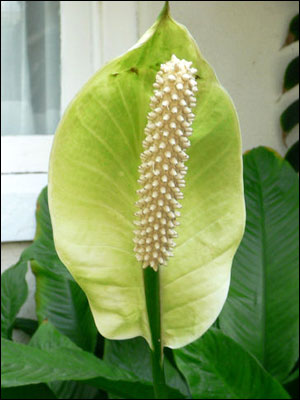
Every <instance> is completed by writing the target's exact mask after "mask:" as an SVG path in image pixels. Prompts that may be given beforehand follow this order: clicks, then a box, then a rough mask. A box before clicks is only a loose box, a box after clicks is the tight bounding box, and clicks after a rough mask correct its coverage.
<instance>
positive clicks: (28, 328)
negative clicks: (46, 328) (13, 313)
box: [13, 318, 38, 336]
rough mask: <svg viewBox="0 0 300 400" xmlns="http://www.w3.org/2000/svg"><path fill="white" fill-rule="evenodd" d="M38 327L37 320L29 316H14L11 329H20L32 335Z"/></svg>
mask: <svg viewBox="0 0 300 400" xmlns="http://www.w3.org/2000/svg"><path fill="white" fill-rule="evenodd" d="M37 328H38V322H37V321H36V320H34V319H29V318H16V319H15V322H14V325H13V329H20V330H21V331H23V332H25V333H27V334H28V335H30V336H32V335H33V334H34V332H35V331H36V330H37Z"/></svg>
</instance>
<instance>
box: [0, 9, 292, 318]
mask: <svg viewBox="0 0 300 400" xmlns="http://www.w3.org/2000/svg"><path fill="white" fill-rule="evenodd" d="M68 3H69V6H71V4H70V3H71V2H68ZM102 3H104V4H102V7H103V10H104V11H105V10H106V8H107V5H108V3H112V2H102ZM114 3H115V4H114V7H119V6H120V4H118V3H119V2H114ZM128 3H130V4H131V5H130V7H132V12H133V13H136V14H134V15H131V18H130V24H133V23H136V27H134V29H133V30H131V32H132V31H133V32H137V33H136V35H137V36H140V35H141V34H142V33H143V32H144V31H145V30H146V29H147V28H148V27H149V26H150V25H151V24H152V23H153V21H154V19H155V18H156V16H157V15H158V13H159V11H160V9H161V7H162V5H163V3H164V2H162V1H138V2H128ZM170 6H171V13H172V15H173V17H174V18H175V19H176V20H177V21H178V22H181V23H183V24H184V25H186V26H187V27H188V29H189V31H190V32H191V33H192V35H193V36H194V38H195V40H196V41H197V43H198V46H199V48H200V50H201V52H202V54H203V56H204V57H205V58H206V59H207V61H208V62H209V63H210V64H211V65H212V66H213V67H214V69H215V71H216V74H217V76H218V78H219V80H220V82H221V83H222V85H223V86H224V87H225V88H226V89H227V91H228V92H229V94H230V95H231V97H232V99H233V101H234V103H235V105H236V108H237V111H238V114H239V118H240V123H241V131H242V138H243V148H244V150H247V149H251V148H253V147H255V146H258V145H266V146H269V147H273V148H274V149H276V150H277V151H279V152H280V153H281V154H282V155H283V154H285V152H286V148H285V147H284V146H283V144H282V140H281V135H280V126H279V116H280V113H281V112H282V111H283V110H284V108H285V107H286V106H287V105H288V104H289V103H290V102H291V101H292V100H294V99H296V97H297V96H298V87H297V88H294V89H293V90H292V91H291V92H290V93H288V94H286V95H284V96H282V97H281V96H280V93H281V86H282V79H283V74H284V71H285V68H286V66H287V64H288V62H289V61H290V60H291V59H293V58H294V57H295V55H296V54H298V43H296V44H293V45H291V46H289V47H287V48H284V49H282V50H280V48H281V46H282V44H283V41H284V39H285V36H286V33H287V29H288V25H289V22H290V20H291V18H292V17H293V16H294V15H295V14H296V13H297V12H299V6H298V2H297V1H253V2H252V1H239V2H235V1H223V2H222V1H219V2H217V1H176V2H175V1H171V2H170ZM106 12H107V15H110V14H109V12H108V11H107V10H106ZM127 12H128V10H127ZM114 16H116V17H117V18H118V19H119V21H117V23H115V21H114V23H113V29H112V26H111V24H110V21H106V22H107V25H108V27H107V30H109V29H110V31H109V32H110V34H112V33H111V32H112V31H114V32H115V35H116V37H117V38H118V40H117V41H116V40H115V39H113V40H112V41H111V43H115V42H116V43H118V45H117V48H116V49H114V48H113V47H111V48H109V49H107V48H106V49H102V53H103V52H104V55H107V54H109V55H110V56H111V57H114V56H117V55H118V54H119V52H120V53H122V52H124V51H126V50H127V48H128V47H130V46H131V45H133V44H134V41H135V34H131V35H127V36H126V38H125V39H126V40H125V41H124V43H123V44H122V36H124V27H125V26H126V24H127V22H126V20H125V21H124V19H123V18H122V16H123V14H122V12H120V10H119V12H117V8H116V13H112V14H111V16H110V18H111V19H112V18H114ZM135 17H136V18H135ZM104 34H105V32H104ZM131 42H132V43H131ZM100 43H101V41H100ZM104 59H105V57H104ZM75 67H76V66H75ZM298 130H299V128H297V129H295V130H294V132H293V133H292V134H291V135H290V139H289V141H288V142H289V143H291V142H292V141H294V140H295V138H296V136H297V132H298ZM27 245H28V243H6V244H2V245H1V253H2V256H1V269H2V270H4V269H6V268H7V267H9V266H10V265H12V264H14V263H15V262H16V261H17V259H18V257H19V255H20V253H21V251H22V249H23V248H24V247H26V246H27ZM29 277H30V287H31V299H30V301H29V303H28V305H27V306H25V308H23V310H22V315H25V314H26V315H28V316H32V315H34V314H33V311H32V310H33V297H32V292H33V285H34V279H33V277H32V276H31V275H29Z"/></svg>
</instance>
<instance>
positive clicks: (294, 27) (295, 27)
mask: <svg viewBox="0 0 300 400" xmlns="http://www.w3.org/2000/svg"><path fill="white" fill-rule="evenodd" d="M297 40H299V14H297V15H295V17H294V18H293V19H292V20H291V22H290V25H289V31H288V34H287V37H286V40H285V46H288V45H289V44H291V43H293V42H296V41H297Z"/></svg>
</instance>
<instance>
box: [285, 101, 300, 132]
mask: <svg viewBox="0 0 300 400" xmlns="http://www.w3.org/2000/svg"><path fill="white" fill-rule="evenodd" d="M280 124H281V128H282V132H283V137H285V136H286V135H287V134H288V133H289V132H290V131H291V130H292V129H293V128H294V127H295V126H296V125H297V124H299V99H298V100H296V101H294V102H293V103H292V104H291V105H289V106H288V108H287V109H286V110H285V111H284V112H283V113H282V114H281V116H280Z"/></svg>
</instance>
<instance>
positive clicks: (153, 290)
mask: <svg viewBox="0 0 300 400" xmlns="http://www.w3.org/2000/svg"><path fill="white" fill-rule="evenodd" d="M144 284H145V295H146V306H147V312H148V319H149V325H150V331H151V337H152V347H153V348H152V349H151V361H152V376H153V387H154V394H155V398H156V399H167V398H168V397H167V388H166V382H165V374H164V367H163V349H162V344H161V326H160V292H159V272H156V271H154V269H153V268H151V267H147V268H146V269H144Z"/></svg>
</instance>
